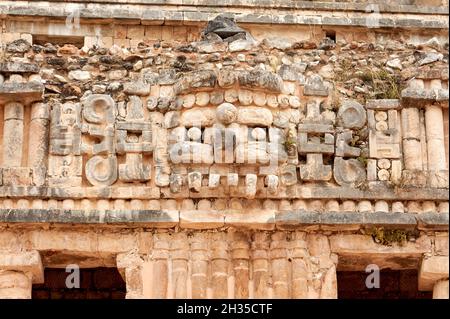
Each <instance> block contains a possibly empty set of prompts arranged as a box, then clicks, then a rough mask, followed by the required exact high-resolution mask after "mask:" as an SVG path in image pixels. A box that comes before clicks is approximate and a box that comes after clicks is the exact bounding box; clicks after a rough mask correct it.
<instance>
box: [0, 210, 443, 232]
mask: <svg viewBox="0 0 450 319" xmlns="http://www.w3.org/2000/svg"><path fill="white" fill-rule="evenodd" d="M0 223H8V224H16V225H20V224H32V223H50V224H79V225H89V224H94V225H102V226H108V225H111V226H118V227H120V226H123V227H143V226H146V227H151V228H172V227H175V226H180V227H181V228H192V229H212V228H221V227H224V226H225V227H238V228H239V227H244V228H251V229H265V230H272V229H275V228H277V229H280V230H289V229H299V228H303V227H308V226H336V227H338V228H346V227H350V228H352V229H353V228H355V227H354V226H362V227H372V226H384V227H388V228H399V229H414V228H416V227H419V228H420V229H424V230H443V231H446V230H447V229H448V213H422V214H410V213H384V212H374V213H361V212H326V213H320V212H313V211H280V212H274V211H273V210H258V211H254V212H249V211H245V212H244V211H216V212H214V211H211V212H209V211H201V210H199V211H195V210H193V211H177V210H105V211H99V210H85V211H83V210H59V209H55V210H47V209H1V210H0Z"/></svg>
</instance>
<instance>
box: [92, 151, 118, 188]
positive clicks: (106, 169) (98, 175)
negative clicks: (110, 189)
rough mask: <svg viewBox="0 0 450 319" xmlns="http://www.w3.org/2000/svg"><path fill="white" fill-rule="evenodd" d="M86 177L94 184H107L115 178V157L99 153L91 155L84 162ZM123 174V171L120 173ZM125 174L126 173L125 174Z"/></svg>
mask: <svg viewBox="0 0 450 319" xmlns="http://www.w3.org/2000/svg"><path fill="white" fill-rule="evenodd" d="M85 170H86V178H87V180H88V181H89V183H91V184H92V185H94V186H109V185H112V184H113V183H114V182H115V181H116V180H117V176H118V174H117V157H116V156H114V155H109V156H107V157H106V158H105V157H102V156H100V155H96V156H94V157H91V158H90V159H89V160H88V161H87V162H86V168H85ZM123 174H125V172H123V173H122V176H123ZM125 176H126V175H125Z"/></svg>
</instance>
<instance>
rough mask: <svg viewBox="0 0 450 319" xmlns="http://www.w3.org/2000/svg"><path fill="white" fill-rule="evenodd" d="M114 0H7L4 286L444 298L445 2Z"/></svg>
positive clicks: (2, 129)
mask: <svg viewBox="0 0 450 319" xmlns="http://www.w3.org/2000/svg"><path fill="white" fill-rule="evenodd" d="M97 2H100V3H97ZM122 2H123V3H122ZM122 2H121V4H115V3H113V2H112V1H96V2H94V1H93V2H92V3H90V2H89V1H74V2H70V1H54V2H53V1H50V2H48V1H46V2H42V1H3V2H1V3H0V22H1V23H2V33H0V45H1V51H0V54H1V55H0V298H30V297H31V291H32V285H33V284H41V283H43V281H44V269H45V268H65V267H66V266H67V265H68V264H76V265H79V267H82V268H89V267H91V268H92V267H117V268H118V269H119V271H120V273H121V275H122V277H123V279H124V280H125V282H126V290H127V293H126V297H127V298H338V297H339V296H338V288H337V272H338V271H364V270H365V269H366V267H367V266H368V265H373V264H375V265H377V267H379V268H381V269H394V270H413V269H415V270H417V271H418V289H419V290H420V291H432V292H433V297H434V298H448V214H449V204H448V197H449V193H448V182H449V180H448V179H449V177H448V176H449V148H448V143H449V142H448V92H449V91H448V40H447V36H448V20H447V19H448V13H447V11H448V3H447V1H446V0H442V1H441V0H436V1H434V0H404V1H401V4H400V5H399V4H395V3H394V1H362V2H361V1H360V2H356V1H341V2H332V1H322V2H309V1H307V2H304V1H284V0H279V1H273V2H270V1H267V2H263V3H262V4H258V6H257V5H256V4H254V3H253V2H252V1H248V0H245V1H239V2H238V1H230V6H227V7H225V6H223V7H221V5H220V4H218V3H217V2H216V1H213V0H210V1H209V0H207V1H197V0H192V1H173V4H172V3H171V4H166V1H161V3H158V1H154V3H153V2H152V4H148V3H147V2H146V1H139V0H134V1H122ZM128 2H129V4H127V3H128ZM275 2H276V3H275ZM395 2H396V3H397V2H398V1H395ZM30 3H33V5H30ZM175 5H176V6H175ZM261 9H265V11H264V13H260V11H261ZM218 12H222V14H221V15H219V14H218ZM312 12H313V13H312Z"/></svg>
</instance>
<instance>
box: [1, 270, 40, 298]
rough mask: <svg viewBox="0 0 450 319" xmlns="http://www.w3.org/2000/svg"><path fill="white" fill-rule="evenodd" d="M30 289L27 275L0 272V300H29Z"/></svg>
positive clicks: (9, 271)
mask: <svg viewBox="0 0 450 319" xmlns="http://www.w3.org/2000/svg"><path fill="white" fill-rule="evenodd" d="M31 287H32V282H31V277H30V275H29V274H28V273H24V272H20V271H12V270H0V299H31Z"/></svg>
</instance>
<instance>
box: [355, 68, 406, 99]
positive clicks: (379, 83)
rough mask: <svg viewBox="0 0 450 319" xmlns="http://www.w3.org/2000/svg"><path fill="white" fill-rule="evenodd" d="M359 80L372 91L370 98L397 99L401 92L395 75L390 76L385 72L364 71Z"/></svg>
mask: <svg viewBox="0 0 450 319" xmlns="http://www.w3.org/2000/svg"><path fill="white" fill-rule="evenodd" d="M359 78H360V79H361V80H363V82H364V83H365V84H366V85H370V86H371V87H372V88H373V91H372V92H371V93H370V94H371V97H370V98H375V99H399V98H400V92H401V84H400V79H399V77H398V76H396V75H395V74H391V73H389V72H388V71H386V70H383V69H378V70H376V71H374V70H372V69H366V70H365V71H364V72H362V74H360V75H359Z"/></svg>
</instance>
